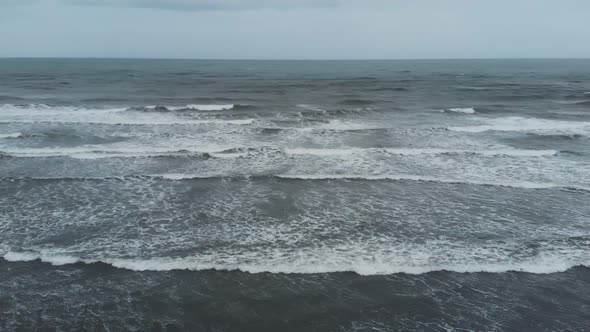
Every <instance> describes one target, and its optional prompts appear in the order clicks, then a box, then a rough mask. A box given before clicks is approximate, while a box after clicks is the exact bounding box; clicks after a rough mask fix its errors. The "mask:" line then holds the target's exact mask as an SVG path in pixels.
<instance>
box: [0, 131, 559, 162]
mask: <svg viewBox="0 0 590 332" xmlns="http://www.w3.org/2000/svg"><path fill="white" fill-rule="evenodd" d="M0 137H1V136H0ZM15 137H16V136H15ZM18 137H20V136H18ZM268 153H272V154H276V153H282V154H286V155H289V156H297V155H310V156H318V157H328V156H346V155H358V154H367V153H369V154H371V153H373V154H375V153H376V154H390V155H399V156H420V155H424V156H428V155H434V156H436V155H443V156H444V155H448V156H453V155H467V156H469V155H472V156H484V157H494V156H504V157H552V156H556V155H558V154H559V153H569V152H568V151H562V152H559V151H556V150H525V149H499V150H460V149H439V148H334V149H314V148H286V149H280V148H273V147H258V148H254V147H236V148H228V149H221V150H218V151H214V150H207V151H198V150H189V149H179V150H166V149H153V150H152V149H150V148H149V147H146V148H138V149H108V148H101V149H99V148H64V149H59V148H51V149H26V148H21V149H18V150H4V151H1V150H0V154H1V155H3V156H4V157H12V158H44V157H71V158H78V159H99V158H141V157H144V158H150V157H178V156H187V155H204V154H207V155H208V157H214V156H216V155H219V156H220V157H226V158H227V157H231V156H237V157H242V156H244V155H246V154H268Z"/></svg>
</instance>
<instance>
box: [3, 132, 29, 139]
mask: <svg viewBox="0 0 590 332" xmlns="http://www.w3.org/2000/svg"><path fill="white" fill-rule="evenodd" d="M22 136H23V134H21V133H11V134H0V138H20V137H22Z"/></svg>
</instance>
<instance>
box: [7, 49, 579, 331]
mask: <svg viewBox="0 0 590 332" xmlns="http://www.w3.org/2000/svg"><path fill="white" fill-rule="evenodd" d="M589 267H590V60H436V61H435V60H431V61H426V60H424V61H201V60H199V61H196V60H89V59H0V330H1V331H123V330H130V331H257V332H258V331H341V332H344V331H590V268H589Z"/></svg>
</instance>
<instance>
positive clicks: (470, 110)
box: [445, 107, 476, 114]
mask: <svg viewBox="0 0 590 332" xmlns="http://www.w3.org/2000/svg"><path fill="white" fill-rule="evenodd" d="M445 111H446V112H453V113H465V114H473V113H476V112H475V108H473V107H466V108H449V109H446V110H445Z"/></svg>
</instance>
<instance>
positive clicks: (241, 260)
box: [3, 245, 590, 275]
mask: <svg viewBox="0 0 590 332" xmlns="http://www.w3.org/2000/svg"><path fill="white" fill-rule="evenodd" d="M412 247H413V246H412V245H409V246H408V248H397V247H392V248H389V249H387V250H385V248H380V249H376V250H375V251H373V252H371V251H368V248H363V249H362V251H360V252H359V251H358V248H348V249H346V248H322V249H316V250H312V251H310V252H295V253H294V254H293V255H285V253H283V254H282V255H276V256H274V257H266V258H265V257H262V256H259V255H256V254H254V255H253V256H248V255H244V254H241V255H240V254H238V257H236V256H232V257H228V256H226V255H223V254H222V255H215V254H212V255H197V256H189V257H178V258H174V257H159V258H144V259H141V258H137V259H127V258H116V257H101V258H93V257H92V258H81V257H78V256H76V255H72V254H68V253H62V252H60V251H57V252H52V251H50V250H41V251H38V252H34V251H27V252H15V251H9V252H7V253H5V254H4V256H3V257H4V259H5V260H7V261H10V262H18V261H25V262H28V261H33V260H40V261H42V262H45V263H49V264H52V265H56V266H61V265H67V264H75V263H86V264H93V263H98V262H101V263H105V264H109V265H112V266H114V267H116V268H121V269H128V270H133V271H172V270H192V271H200V270H211V269H214V270H240V271H244V272H250V273H265V272H270V273H288V274H316V273H335V272H355V273H357V274H360V275H388V274H398V273H406V274H423V273H429V272H434V271H452V272H459V273H476V272H488V273H503V272H509V271H517V272H528V273H536V274H549V273H557V272H564V271H566V270H568V269H570V268H573V267H575V266H590V258H588V257H590V256H589V255H588V252H587V250H583V249H578V248H557V249H556V250H552V249H551V248H548V249H546V250H545V251H542V252H540V253H538V254H536V255H535V256H531V257H523V258H511V257H499V256H498V254H497V251H498V249H497V248H472V249H470V248H462V249H457V248H452V249H451V248H449V252H447V253H446V255H444V252H438V251H436V250H435V252H432V253H429V252H428V250H429V248H412ZM500 251H501V250H500ZM437 254H443V255H441V256H439V257H438V258H437ZM240 256H241V257H240ZM449 257H451V258H449Z"/></svg>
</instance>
